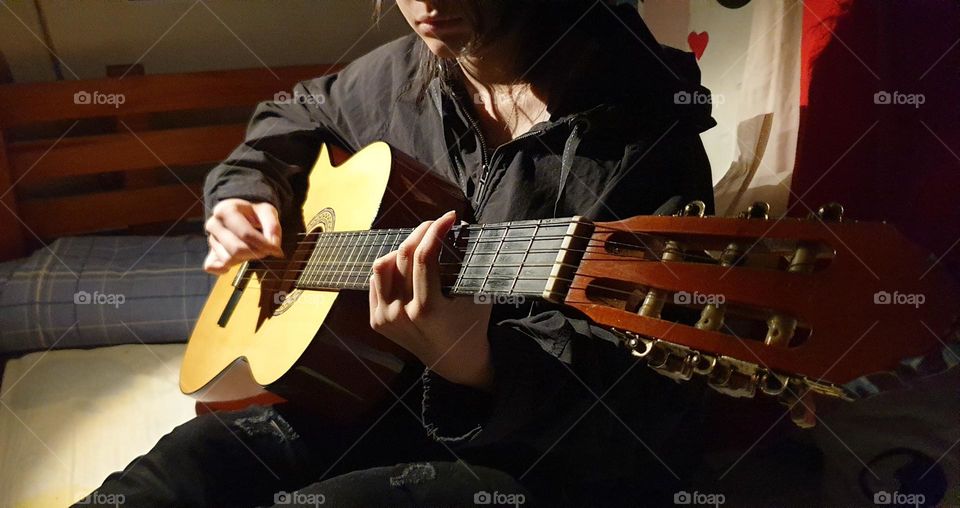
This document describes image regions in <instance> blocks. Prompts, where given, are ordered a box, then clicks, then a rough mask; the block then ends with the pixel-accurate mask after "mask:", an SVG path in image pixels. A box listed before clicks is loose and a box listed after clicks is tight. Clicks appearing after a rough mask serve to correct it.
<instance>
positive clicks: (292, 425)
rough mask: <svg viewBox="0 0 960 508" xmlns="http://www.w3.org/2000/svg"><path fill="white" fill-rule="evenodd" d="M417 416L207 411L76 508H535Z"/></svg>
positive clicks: (519, 490) (398, 411)
mask: <svg viewBox="0 0 960 508" xmlns="http://www.w3.org/2000/svg"><path fill="white" fill-rule="evenodd" d="M408 408H409V409H408ZM418 409H419V405H411V404H407V406H406V407H405V406H404V405H403V404H397V405H395V406H394V407H393V409H392V410H390V411H388V412H387V413H385V414H384V416H383V417H382V418H381V419H379V420H371V421H368V422H366V423H364V424H358V425H353V426H346V427H344V426H334V425H328V424H324V423H322V422H318V421H317V420H316V418H315V417H310V416H308V415H306V414H303V413H301V412H299V411H297V410H296V409H295V408H292V407H289V406H284V405H281V406H276V407H260V406H254V407H251V408H248V409H246V410H243V411H236V412H222V413H211V414H205V415H202V416H199V417H197V418H194V419H193V420H190V421H189V422H187V423H184V424H183V425H180V426H178V427H177V428H175V429H174V430H173V431H172V432H170V433H169V434H167V435H166V436H164V437H163V438H161V439H160V441H159V442H157V444H156V445H155V446H154V448H153V449H152V450H150V451H149V452H148V453H147V454H145V455H143V456H141V457H138V458H137V459H135V460H134V461H133V462H131V463H130V465H128V466H127V467H126V468H125V469H124V470H123V471H118V472H115V473H113V474H111V475H110V476H109V477H107V479H106V480H105V481H104V483H103V485H102V486H101V487H100V488H98V489H97V490H96V491H94V492H93V493H91V494H90V495H88V496H87V497H86V498H84V499H82V500H80V501H79V502H78V504H76V505H74V506H117V505H122V506H128V507H129V506H133V507H140V506H149V507H161V506H230V507H241V506H271V505H275V506H284V507H287V506H336V507H340V506H344V507H351V506H357V507H376V506H474V505H475V504H476V505H485V506H519V505H524V506H532V505H533V502H532V497H531V495H530V494H529V493H528V492H527V491H526V490H525V489H524V488H523V487H522V486H521V485H520V484H518V483H517V482H516V481H514V480H513V478H512V477H511V476H509V475H508V474H506V473H503V472H501V471H499V470H497V469H492V468H488V467H483V466H478V465H473V464H468V463H466V462H461V461H460V460H459V458H458V457H457V456H455V455H454V454H453V452H451V451H450V450H449V449H448V448H446V447H444V446H443V445H441V444H439V443H436V442H434V441H433V440H431V439H429V438H428V437H427V435H426V433H425V431H424V429H423V427H422V425H421V422H420V421H419V419H418V418H417V416H415V414H414V413H417V410H418Z"/></svg>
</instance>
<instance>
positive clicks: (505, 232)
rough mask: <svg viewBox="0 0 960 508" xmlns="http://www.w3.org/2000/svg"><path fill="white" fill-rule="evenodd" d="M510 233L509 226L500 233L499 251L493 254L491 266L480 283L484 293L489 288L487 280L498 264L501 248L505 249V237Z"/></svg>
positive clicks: (481, 290)
mask: <svg viewBox="0 0 960 508" xmlns="http://www.w3.org/2000/svg"><path fill="white" fill-rule="evenodd" d="M508 234H510V228H507V229H506V230H504V231H503V234H501V235H500V243H499V244H497V251H496V252H494V254H493V259H492V260H491V261H490V266H488V267H487V274H486V275H485V276H484V278H483V282H481V283H480V292H481V293H483V292H484V291H485V290H486V289H487V280H488V279H489V278H490V274H491V273H493V267H494V265H496V264H497V257H499V256H500V250H501V249H503V239H504V238H506V237H507V235H508Z"/></svg>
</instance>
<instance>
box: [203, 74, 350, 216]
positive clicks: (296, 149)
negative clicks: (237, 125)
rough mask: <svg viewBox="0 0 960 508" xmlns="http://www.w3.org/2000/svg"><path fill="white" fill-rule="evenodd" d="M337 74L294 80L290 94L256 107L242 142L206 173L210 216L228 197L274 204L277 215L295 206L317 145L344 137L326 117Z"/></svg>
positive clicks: (206, 201) (298, 204)
mask: <svg viewBox="0 0 960 508" xmlns="http://www.w3.org/2000/svg"><path fill="white" fill-rule="evenodd" d="M337 78H338V75H336V74H334V75H331V76H324V77H321V78H317V79H314V80H311V81H307V82H301V83H298V84H297V85H296V86H295V87H294V89H293V93H292V95H286V96H278V97H277V98H279V99H281V100H275V101H270V102H262V103H260V104H259V105H258V106H257V108H256V110H255V112H254V114H253V116H252V117H251V119H250V122H249V123H248V125H247V133H246V138H245V140H244V142H243V143H242V144H241V145H240V146H238V147H237V148H236V149H235V150H234V151H233V152H232V153H231V154H230V155H229V156H228V157H227V158H226V160H224V161H223V162H221V163H220V164H219V165H218V166H216V167H215V168H213V170H211V171H210V173H208V174H207V178H206V182H205V185H204V204H205V208H206V211H207V215H208V216H209V214H210V212H211V210H212V209H213V207H214V206H216V204H217V203H218V202H219V201H221V200H223V199H227V198H242V199H247V200H250V201H254V202H268V203H272V204H273V205H274V206H276V207H277V209H278V210H279V211H280V215H281V217H286V216H288V215H289V214H290V213H291V211H293V210H296V209H298V208H299V206H300V205H301V204H302V202H303V196H304V193H305V189H306V178H307V172H308V171H309V169H310V168H311V167H312V165H313V163H314V162H315V161H316V157H317V153H318V150H319V147H320V144H321V143H324V142H337V140H341V139H342V137H343V136H342V134H340V133H338V132H337V128H336V125H335V123H334V122H331V121H330V114H329V111H328V110H329V109H330V108H331V107H332V106H330V105H329V103H330V102H332V101H331V99H330V98H328V97H327V96H326V95H324V90H331V89H332V88H333V84H334V83H335V82H336V80H337ZM283 99H286V100H283ZM340 142H341V143H342V141H340Z"/></svg>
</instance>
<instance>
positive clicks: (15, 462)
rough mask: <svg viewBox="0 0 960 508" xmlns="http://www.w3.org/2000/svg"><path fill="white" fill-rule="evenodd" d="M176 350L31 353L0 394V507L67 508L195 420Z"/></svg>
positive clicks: (9, 373) (18, 362)
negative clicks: (181, 384) (174, 430)
mask: <svg viewBox="0 0 960 508" xmlns="http://www.w3.org/2000/svg"><path fill="white" fill-rule="evenodd" d="M185 347H186V346H185V345H184V344H163V345H155V344H152V345H146V344H135V345H121V346H112V347H104V348H97V349H91V350H58V351H48V352H36V353H31V354H28V355H25V356H23V357H21V358H18V359H15V360H10V361H9V362H7V364H6V368H5V371H4V374H3V383H2V388H0V464H2V467H0V506H2V507H8V506H12V507H51V506H67V505H69V504H71V503H73V502H75V501H77V500H78V499H81V498H82V497H84V496H86V495H87V494H89V493H90V491H92V490H93V489H95V488H97V487H99V486H100V484H101V483H102V482H103V480H104V478H106V476H107V475H108V474H110V473H111V472H113V471H117V470H120V469H123V468H124V467H125V466H126V465H127V464H129V463H130V462H131V461H132V460H133V459H135V458H136V457H137V456H139V455H141V454H143V453H145V452H146V451H148V450H149V449H150V448H152V447H153V445H154V443H156V442H157V440H158V439H159V438H160V437H161V436H163V435H164V434H166V433H167V432H169V431H170V430H171V429H172V428H173V427H175V426H176V425H179V424H181V423H183V422H185V421H187V420H189V419H190V418H192V417H193V416H194V402H193V399H191V398H190V397H187V396H185V395H183V394H181V393H180V390H179V388H178V383H177V379H178V373H179V369H180V362H181V359H182V357H183V351H184V349H185Z"/></svg>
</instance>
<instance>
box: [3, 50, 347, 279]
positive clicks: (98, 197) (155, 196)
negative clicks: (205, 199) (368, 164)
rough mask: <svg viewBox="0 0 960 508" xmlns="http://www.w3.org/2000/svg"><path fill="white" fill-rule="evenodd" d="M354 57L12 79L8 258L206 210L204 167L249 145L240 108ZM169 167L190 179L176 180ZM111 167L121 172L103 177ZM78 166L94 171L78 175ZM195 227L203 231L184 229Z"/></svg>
mask: <svg viewBox="0 0 960 508" xmlns="http://www.w3.org/2000/svg"><path fill="white" fill-rule="evenodd" d="M342 67H343V65H306V66H295V67H282V68H272V69H266V68H258V69H245V70H229V71H212V72H194V73H187V74H167V75H144V76H133V75H129V76H126V77H124V78H107V79H96V80H86V81H58V82H53V83H27V84H11V85H0V202H2V205H0V261H3V260H7V259H11V258H14V257H18V256H22V255H24V254H26V253H27V250H28V249H30V248H36V247H39V246H40V245H42V244H44V243H45V242H48V241H50V240H52V239H54V238H57V237H60V236H66V235H76V234H85V233H91V232H102V231H111V232H127V233H130V232H136V233H141V232H148V234H158V233H164V234H166V233H165V232H170V231H173V230H174V228H175V226H176V225H177V223H181V222H183V221H184V220H186V219H189V218H197V217H200V216H201V215H202V212H203V206H202V203H201V201H200V199H199V197H200V196H201V186H202V182H201V180H202V172H200V171H198V169H200V168H198V167H203V166H205V165H208V164H209V165H210V167H213V166H214V165H215V164H216V163H219V162H220V161H222V160H224V159H225V158H226V157H227V156H228V155H229V154H230V152H231V151H232V150H233V149H235V148H236V147H237V146H240V144H241V143H243V139H244V133H245V130H246V125H245V124H244V125H241V124H240V123H239V122H241V121H242V119H241V117H240V115H243V116H244V117H246V116H247V115H249V112H252V111H253V108H254V107H255V106H256V104H257V103H259V102H262V101H268V100H272V99H274V97H275V96H276V94H277V93H279V92H287V93H290V91H291V90H292V88H293V86H294V85H295V84H296V83H298V82H300V81H304V80H308V79H312V78H315V77H318V76H322V75H324V74H329V73H330V72H335V71H337V70H339V69H340V68H342ZM78 93H80V94H83V93H86V94H90V97H91V101H90V102H91V103H86V104H84V103H83V102H84V101H78V100H76V99H75V97H79V96H76V94H78ZM94 94H97V97H99V98H100V99H103V98H104V97H105V96H107V95H110V94H114V95H115V96H117V97H119V96H122V105H120V106H119V107H116V106H115V105H114V104H107V103H100V104H97V102H100V101H99V100H94V99H93V95H94ZM78 123H79V125H80V126H79V127H77V126H78ZM68 126H70V127H69V128H68ZM74 127H77V129H75V132H73V129H74ZM130 129H133V131H134V132H135V134H132V133H131V132H130ZM58 138H62V139H59V141H58V140H57V139H58ZM164 167H168V168H170V169H172V170H173V171H174V172H175V176H176V177H177V179H181V180H182V181H184V182H186V185H181V184H172V183H170V182H171V180H172V179H171V178H170V175H168V174H167V173H166V171H163V169H162V168H164ZM100 174H105V175H109V176H107V177H105V178H102V179H100V178H93V177H92V176H95V175H100ZM78 176H91V177H89V178H75V179H74V180H68V178H70V177H78ZM103 185H107V186H109V187H108V188H109V189H110V190H109V191H108V190H106V189H105V188H104V187H103ZM65 192H66V193H69V194H70V195H68V196H64V193H65ZM189 229H194V230H195V231H197V232H200V231H201V227H200V226H199V225H196V227H195V228H194V226H187V227H186V228H185V229H181V230H189Z"/></svg>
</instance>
